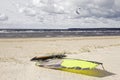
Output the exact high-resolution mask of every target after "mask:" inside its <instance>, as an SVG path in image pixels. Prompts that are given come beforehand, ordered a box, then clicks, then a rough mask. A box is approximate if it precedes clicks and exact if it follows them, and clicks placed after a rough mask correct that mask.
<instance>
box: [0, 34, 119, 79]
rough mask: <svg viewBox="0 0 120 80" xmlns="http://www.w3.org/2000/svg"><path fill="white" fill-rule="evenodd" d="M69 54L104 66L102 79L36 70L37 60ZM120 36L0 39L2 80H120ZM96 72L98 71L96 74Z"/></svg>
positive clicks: (79, 74) (0, 73)
mask: <svg viewBox="0 0 120 80" xmlns="http://www.w3.org/2000/svg"><path fill="white" fill-rule="evenodd" d="M58 53H67V55H68V56H67V57H68V58H75V59H84V60H91V61H98V62H102V63H103V65H104V67H105V70H103V69H102V67H101V66H98V67H97V69H96V71H98V72H97V73H99V74H100V75H99V76H98V75H85V74H81V73H73V72H67V71H60V70H53V69H46V68H41V67H37V66H35V63H34V62H31V61H30V59H31V58H33V57H35V56H43V55H51V54H58ZM119 68H120V36H105V37H104V36H102V37H101V36H100V37H61V38H11V39H0V80H120V69H119ZM93 72H94V71H93Z"/></svg>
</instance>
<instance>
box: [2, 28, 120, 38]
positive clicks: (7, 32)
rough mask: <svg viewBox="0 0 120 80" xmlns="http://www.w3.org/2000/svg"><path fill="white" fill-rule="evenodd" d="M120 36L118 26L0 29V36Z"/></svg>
mask: <svg viewBox="0 0 120 80" xmlns="http://www.w3.org/2000/svg"><path fill="white" fill-rule="evenodd" d="M70 36H76V37H80V36H120V28H69V29H0V38H27V37H31V38H32V37H70Z"/></svg>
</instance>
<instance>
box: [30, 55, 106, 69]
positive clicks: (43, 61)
mask: <svg viewBox="0 0 120 80" xmlns="http://www.w3.org/2000/svg"><path fill="white" fill-rule="evenodd" d="M65 57H66V55H65V54H58V55H51V56H42V57H34V58H32V59H31V61H35V62H36V65H37V66H40V67H45V68H50V69H74V70H91V69H95V68H96V67H97V66H98V65H102V68H103V69H104V67H103V63H100V62H96V61H88V60H81V59H71V58H65Z"/></svg>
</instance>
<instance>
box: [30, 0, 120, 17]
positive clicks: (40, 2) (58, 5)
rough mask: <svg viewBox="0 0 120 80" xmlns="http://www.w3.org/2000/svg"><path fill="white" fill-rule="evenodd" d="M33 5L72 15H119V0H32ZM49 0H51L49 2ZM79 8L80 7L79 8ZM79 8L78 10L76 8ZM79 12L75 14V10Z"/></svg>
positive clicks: (43, 9) (49, 10) (47, 10)
mask: <svg viewBox="0 0 120 80" xmlns="http://www.w3.org/2000/svg"><path fill="white" fill-rule="evenodd" d="M32 1H33V5H34V6H35V7H37V8H40V9H41V10H42V11H45V12H48V13H56V14H59V13H63V14H70V15H69V16H71V14H72V17H77V18H78V17H80V18H81V17H93V16H94V17H104V18H116V17H120V6H119V4H118V3H119V2H120V1H119V0H64V1H63V0H32ZM50 1H51V2H50ZM79 8H80V9H79ZM78 9H79V10H78ZM76 11H77V12H79V13H80V14H77V15H76V13H75V12H76Z"/></svg>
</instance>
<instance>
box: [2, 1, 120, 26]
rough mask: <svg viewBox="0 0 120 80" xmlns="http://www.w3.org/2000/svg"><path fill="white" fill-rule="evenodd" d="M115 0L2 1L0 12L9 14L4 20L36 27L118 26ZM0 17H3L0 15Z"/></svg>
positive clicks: (119, 14) (119, 18)
mask: <svg viewBox="0 0 120 80" xmlns="http://www.w3.org/2000/svg"><path fill="white" fill-rule="evenodd" d="M119 3H120V0H9V2H8V0H2V1H1V2H0V12H1V13H5V14H7V15H8V16H9V20H8V23H15V24H17V23H19V24H20V23H24V24H32V25H33V24H37V25H40V26H39V28H41V27H43V25H44V26H50V25H52V27H53V28H55V26H57V25H58V26H57V28H58V27H59V28H68V27H120V4H119ZM6 8H7V10H5V9H6ZM6 17H7V16H6ZM0 19H1V20H2V21H3V20H4V17H3V16H1V15H0ZM6 21H7V20H6ZM41 25H42V26H41ZM50 27H51V26H50Z"/></svg>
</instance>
